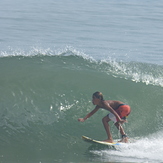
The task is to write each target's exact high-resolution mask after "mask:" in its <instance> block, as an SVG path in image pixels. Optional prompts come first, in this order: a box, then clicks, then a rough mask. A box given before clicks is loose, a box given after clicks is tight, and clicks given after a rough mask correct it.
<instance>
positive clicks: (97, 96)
mask: <svg viewBox="0 0 163 163" xmlns="http://www.w3.org/2000/svg"><path fill="white" fill-rule="evenodd" d="M93 96H94V97H96V98H98V99H100V100H101V101H103V100H104V97H103V94H102V93H101V92H95V93H94V94H93Z"/></svg>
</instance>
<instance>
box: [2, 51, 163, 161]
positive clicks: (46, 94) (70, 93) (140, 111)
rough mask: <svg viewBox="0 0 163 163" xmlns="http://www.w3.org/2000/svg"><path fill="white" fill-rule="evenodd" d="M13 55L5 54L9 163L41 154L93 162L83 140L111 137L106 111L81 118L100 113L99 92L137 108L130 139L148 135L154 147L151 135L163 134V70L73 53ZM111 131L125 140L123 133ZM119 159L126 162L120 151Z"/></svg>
mask: <svg viewBox="0 0 163 163" xmlns="http://www.w3.org/2000/svg"><path fill="white" fill-rule="evenodd" d="M12 53H13V55H11V53H9V54H8V53H6V54H5V55H4V54H2V53H1V57H0V65H1V69H0V76H1V78H0V90H1V103H0V110H1V112H0V117H1V118H0V132H1V135H0V143H1V146H2V147H3V148H1V150H0V153H1V156H3V160H6V161H9V159H11V160H12V159H13V160H18V159H19V160H24V158H26V161H27V162H28V159H27V158H28V157H29V156H30V157H31V160H32V159H33V160H35V161H36V156H38V157H37V158H39V159H41V160H44V158H46V160H47V158H51V159H52V158H53V161H55V160H57V161H59V160H62V161H65V160H66V161H68V160H71V159H70V158H71V157H72V156H73V158H74V161H79V160H80V161H83V162H84V161H86V160H87V161H88V160H89V158H87V156H85V155H84V154H83V155H81V153H84V151H85V148H86V145H85V144H84V143H83V142H82V140H81V139H80V137H81V135H88V136H90V137H94V138H98V139H102V138H103V139H105V136H106V135H105V132H104V130H103V127H102V124H101V119H102V117H103V116H105V115H106V114H107V112H106V111H104V110H100V111H99V112H98V113H97V114H95V115H94V116H93V117H91V119H89V120H88V121H86V122H85V123H78V122H77V119H78V118H79V117H82V116H84V115H85V114H86V113H88V112H89V111H91V110H92V109H93V107H94V106H93V105H92V103H91V96H92V93H94V92H95V91H97V90H98V91H101V92H103V94H104V97H105V99H117V100H121V101H124V102H125V103H127V104H129V105H131V108H132V112H131V115H130V116H129V118H128V121H129V123H128V124H126V125H125V126H124V127H125V130H126V132H127V133H128V135H130V137H132V138H134V137H141V138H142V140H143V141H144V142H146V143H147V140H146V137H147V138H149V141H151V138H150V135H157V134H156V133H158V132H159V131H160V132H161V134H162V129H163V126H162V124H163V123H162V122H163V117H162V115H163V111H162V106H163V103H162V93H163V89H162V87H163V80H162V71H161V70H162V66H160V65H152V64H147V63H137V62H122V61H121V62H120V61H116V60H114V59H111V58H110V59H107V60H96V59H94V58H91V57H89V56H87V55H85V54H84V53H81V52H79V51H77V50H75V49H73V48H72V49H71V48H67V49H65V50H62V51H60V52H54V51H51V50H44V52H42V51H41V50H36V49H35V51H34V52H30V53H26V54H25V55H24V53H22V52H20V53H15V52H13V51H12ZM31 53H32V54H33V55H31ZM97 131H98V132H97ZM112 132H113V136H114V138H116V139H118V138H119V134H118V132H117V130H116V129H114V128H113V130H112ZM140 142H141V140H140ZM158 142H159V141H158ZM158 142H157V143H156V144H158ZM134 146H136V147H137V148H139V145H138V144H133V148H132V149H133V150H134V148H135V147H134ZM15 148H16V149H17V150H15ZM149 148H150V147H149ZM144 149H145V146H142V150H144ZM13 151H14V152H13ZM126 151H128V149H126ZM160 151H161V149H160V150H159V149H158V152H157V153H159V152H160ZM94 152H95V151H94ZM19 153H21V156H22V157H21V156H20V154H19ZM54 153H55V156H54ZM122 153H123V152H122ZM134 153H135V155H134V156H133V155H132V151H131V152H129V151H128V155H126V157H128V158H129V157H135V159H139V155H138V154H136V152H135V151H134ZM8 155H9V156H10V158H8ZM79 155H80V156H79ZM96 155H98V154H96ZM116 155H118V156H119V157H121V154H120V153H118V152H117V153H116V154H115V155H114V156H115V157H116ZM16 156H17V157H16ZM144 157H145V156H144ZM151 159H152V158H151ZM133 161H134V159H133Z"/></svg>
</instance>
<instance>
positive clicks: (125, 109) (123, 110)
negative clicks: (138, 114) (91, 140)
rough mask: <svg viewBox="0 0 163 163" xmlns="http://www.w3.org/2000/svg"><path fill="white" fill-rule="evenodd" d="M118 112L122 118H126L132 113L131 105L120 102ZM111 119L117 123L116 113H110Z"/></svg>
mask: <svg viewBox="0 0 163 163" xmlns="http://www.w3.org/2000/svg"><path fill="white" fill-rule="evenodd" d="M115 111H116V112H117V114H118V115H119V116H120V118H121V119H126V118H127V116H128V115H129V114H130V111H131V109H130V106H129V105H126V104H120V105H119V106H118V108H117V109H115ZM108 117H109V119H111V120H112V121H113V122H114V123H116V122H117V121H118V120H117V118H116V117H115V116H114V114H112V113H109V114H108Z"/></svg>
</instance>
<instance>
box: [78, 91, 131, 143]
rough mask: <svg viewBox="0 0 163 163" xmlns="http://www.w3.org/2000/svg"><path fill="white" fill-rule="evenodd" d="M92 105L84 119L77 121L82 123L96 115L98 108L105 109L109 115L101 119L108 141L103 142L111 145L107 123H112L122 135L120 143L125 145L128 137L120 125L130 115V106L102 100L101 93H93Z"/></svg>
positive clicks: (111, 139) (111, 140)
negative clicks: (93, 106) (92, 107)
mask: <svg viewBox="0 0 163 163" xmlns="http://www.w3.org/2000/svg"><path fill="white" fill-rule="evenodd" d="M92 103H93V104H94V105H96V107H95V108H94V109H93V110H92V111H91V112H90V113H88V114H87V115H86V116H85V117H84V118H79V119H78V121H80V122H84V121H85V120H86V119H87V118H89V117H91V116H92V115H93V114H94V113H96V112H97V111H98V110H99V109H100V108H103V109H106V110H108V111H110V113H109V114H108V115H107V116H105V117H104V118H103V119H102V122H103V125H104V128H105V130H106V133H107V136H108V139H106V140H104V141H106V142H109V143H113V138H112V135H111V132H110V126H109V124H108V122H109V121H113V122H114V124H115V126H116V127H117V128H118V130H120V133H121V135H122V139H121V140H120V142H124V143H127V142H128V137H127V135H126V134H125V132H124V129H123V127H122V125H121V124H123V123H124V122H127V120H126V117H127V116H128V115H129V114H130V106H129V105H126V104H124V103H123V102H121V101H114V100H104V98H103V95H102V93H101V92H95V93H94V94H93V95H92Z"/></svg>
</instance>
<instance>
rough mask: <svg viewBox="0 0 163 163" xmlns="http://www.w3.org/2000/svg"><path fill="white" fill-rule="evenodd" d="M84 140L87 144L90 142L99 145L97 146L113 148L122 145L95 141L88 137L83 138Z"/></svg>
mask: <svg viewBox="0 0 163 163" xmlns="http://www.w3.org/2000/svg"><path fill="white" fill-rule="evenodd" d="M82 139H83V140H84V141H86V142H89V143H91V144H97V145H105V146H112V147H115V146H119V145H121V143H118V142H114V143H109V142H104V141H99V140H95V139H92V138H89V137H87V136H82Z"/></svg>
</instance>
